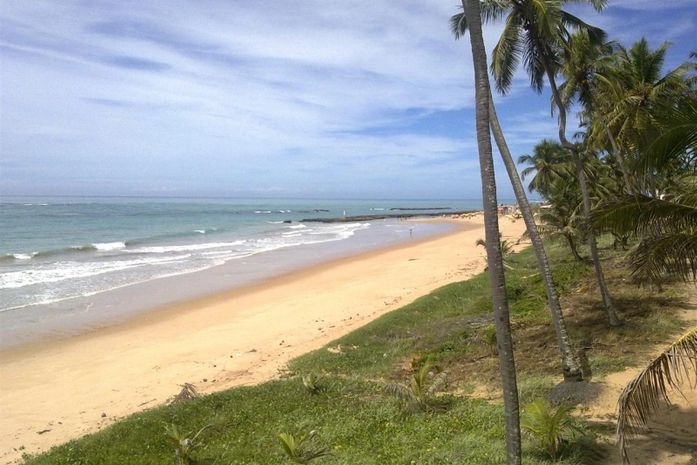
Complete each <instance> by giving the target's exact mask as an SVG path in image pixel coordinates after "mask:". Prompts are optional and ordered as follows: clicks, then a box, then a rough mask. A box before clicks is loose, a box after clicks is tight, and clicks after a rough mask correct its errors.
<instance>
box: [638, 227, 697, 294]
mask: <svg viewBox="0 0 697 465" xmlns="http://www.w3.org/2000/svg"><path fill="white" fill-rule="evenodd" d="M629 261H630V267H631V269H632V274H633V275H634V276H635V277H637V278H638V279H639V280H640V281H649V282H658V281H660V279H661V277H662V276H666V275H668V276H671V275H672V276H678V277H680V278H681V279H683V280H684V281H689V280H697V230H692V231H690V232H684V233H676V234H667V235H661V236H649V237H644V238H643V239H642V240H641V242H639V245H637V247H636V249H634V250H633V251H632V253H631V254H630V255H629Z"/></svg>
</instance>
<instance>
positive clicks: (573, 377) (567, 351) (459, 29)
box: [451, 12, 583, 381]
mask: <svg viewBox="0 0 697 465" xmlns="http://www.w3.org/2000/svg"><path fill="white" fill-rule="evenodd" d="M466 18H467V16H466V14H464V12H463V13H462V14H460V15H455V16H453V18H451V30H452V32H453V34H454V35H455V38H456V39H459V38H460V37H461V35H462V34H464V31H465V30H466V28H467V24H466ZM489 123H490V128H491V131H492V133H493V134H494V138H495V140H496V145H497V147H498V149H499V153H500V154H501V158H502V159H503V162H504V165H505V167H506V171H507V173H508V177H509V179H510V181H511V185H512V186H513V192H514V194H515V197H516V200H517V202H518V206H519V208H520V211H521V214H522V216H523V220H524V221H525V226H526V228H527V231H528V236H529V237H530V242H531V244H532V247H533V250H534V251H535V256H536V257H537V263H538V268H539V270H540V275H541V276H542V280H543V282H544V286H545V292H546V294H547V302H548V305H549V310H550V314H551V316H552V325H553V327H554V330H555V333H556V336H557V343H558V345H559V350H560V352H561V356H562V374H563V376H564V379H565V380H567V381H581V380H582V379H583V374H582V371H581V365H580V362H579V360H578V358H577V356H576V352H575V351H574V350H573V345H572V343H571V339H570V337H569V334H568V331H567V329H566V323H565V321H564V314H563V312H562V310H561V305H560V304H559V296H558V294H557V292H556V289H555V287H554V280H553V279H552V271H551V268H550V266H549V260H548V259H547V253H546V252H545V249H544V245H543V243H542V239H541V237H540V234H539V233H538V231H537V225H536V224H535V218H534V215H533V212H532V209H531V208H530V202H529V201H528V198H527V195H526V194H525V189H524V188H523V184H522V181H521V179H520V177H519V175H518V170H517V169H516V165H515V162H514V161H513V156H512V155H511V151H510V150H509V148H508V144H507V143H506V139H505V137H504V135H503V130H502V129H501V125H500V123H499V119H498V115H497V114H496V107H495V105H494V99H493V97H492V95H491V88H489Z"/></svg>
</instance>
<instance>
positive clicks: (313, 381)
mask: <svg viewBox="0 0 697 465" xmlns="http://www.w3.org/2000/svg"><path fill="white" fill-rule="evenodd" d="M302 380H303V386H304V387H305V389H306V390H307V392H309V393H310V394H319V393H320V391H321V390H322V384H321V382H322V376H320V375H318V374H317V373H314V372H310V373H308V374H306V375H303V376H302Z"/></svg>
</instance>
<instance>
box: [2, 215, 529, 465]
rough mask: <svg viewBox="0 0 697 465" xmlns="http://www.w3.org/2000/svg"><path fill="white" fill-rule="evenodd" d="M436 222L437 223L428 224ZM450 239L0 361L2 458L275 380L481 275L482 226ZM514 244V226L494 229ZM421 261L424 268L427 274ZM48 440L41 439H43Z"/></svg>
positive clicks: (372, 254)
mask: <svg viewBox="0 0 697 465" xmlns="http://www.w3.org/2000/svg"><path fill="white" fill-rule="evenodd" d="M431 221H436V220H431ZM452 221H454V222H456V223H457V224H458V225H459V227H458V228H457V229H456V230H455V231H452V232H446V233H443V234H440V235H436V236H432V237H428V238H424V239H423V240H418V241H414V242H409V243H406V244H397V245H393V246H389V247H386V248H382V249H378V250H373V251H369V252H365V253H361V254H358V255H354V256H350V257H344V258H339V259H337V260H332V261H330V262H326V263H322V264H319V265H314V266H311V267H309V268H306V269H302V270H298V271H293V272H291V273H287V274H285V275H282V276H277V277H275V278H271V279H269V280H266V281H264V282H262V283H259V284H256V285H253V286H249V287H245V288H242V289H235V290H232V291H227V292H223V293H217V294H215V295H212V296H207V297H204V298H200V299H196V300H194V301H187V302H180V303H177V304H173V305H167V306H164V307H163V308H159V309H157V310H154V311H149V312H147V313H144V314H141V315H138V316H136V317H134V318H133V319H131V320H130V321H128V322H125V323H122V324H117V325H114V326H110V327H107V328H101V329H95V330H94V331H91V332H89V333H85V334H83V335H80V336H75V337H72V338H69V339H63V340H57V341H44V342H42V343H37V344H32V345H31V346H26V347H22V348H18V349H9V350H8V351H3V352H2V353H0V367H1V368H2V373H3V375H2V385H3V387H2V392H1V393H0V397H1V402H0V404H1V405H3V411H4V420H3V422H2V427H1V429H0V431H2V433H3V434H2V437H3V439H2V440H1V441H2V443H3V444H2V446H3V447H2V449H3V450H6V451H7V452H6V453H3V455H2V456H0V458H2V459H3V460H4V461H8V460H13V459H14V458H17V457H18V456H19V454H20V452H18V451H16V450H15V451H13V448H19V447H20V446H24V447H25V451H27V452H30V453H34V452H38V451H41V450H45V449H46V448H48V447H50V446H52V445H57V444H60V443H62V442H65V441H67V440H69V439H72V438H75V437H78V436H81V435H83V434H86V433H89V432H93V431H96V430H98V429H101V428H103V427H105V426H107V425H108V424H110V423H112V422H113V421H115V420H116V419H118V418H119V417H122V416H125V415H128V414H130V413H134V412H136V411H139V410H142V409H144V408H150V407H153V406H156V405H159V404H160V403H162V402H165V401H166V400H167V399H168V398H169V397H171V396H173V395H174V394H176V393H177V391H178V389H179V385H181V384H183V383H185V382H190V383H193V384H195V385H196V387H197V389H199V390H200V392H202V393H208V392H213V391H218V390H223V389H227V388H229V387H233V386H238V385H249V384H257V383H259V382H263V381H265V380H268V379H272V378H273V377H275V376H276V375H277V373H278V370H280V369H282V367H284V366H285V364H286V363H287V361H288V360H290V359H291V358H294V357H296V356H298V355H300V354H303V353H306V352H309V351H311V350H314V349H317V348H319V347H322V346H324V345H326V344H327V343H329V342H330V341H332V340H334V339H336V338H337V337H339V336H341V335H343V334H346V333H348V332H350V331H352V330H354V329H356V328H358V327H360V326H362V325H364V324H366V323H368V322H369V321H372V320H373V319H375V318H377V317H379V316H381V315H382V314H384V313H387V312H389V311H391V310H394V309H396V308H399V307H402V306H403V305H405V304H407V303H409V302H411V301H413V300H414V299H416V298H418V297H420V296H422V295H425V294H427V293H428V292H430V291H432V290H433V289H435V288H437V287H440V286H442V285H444V284H447V283H449V282H453V281H459V280H463V279H466V278H468V277H470V276H472V275H473V274H475V273H477V272H480V271H482V270H483V268H484V259H483V258H482V257H483V255H484V251H483V249H482V248H481V247H476V246H475V245H474V242H475V241H476V240H477V239H478V238H480V237H481V236H482V234H483V228H482V221H481V215H477V216H474V218H472V219H468V220H452ZM502 226H504V227H502V232H503V234H504V237H509V238H511V237H512V238H515V239H517V238H518V237H519V236H520V234H521V233H522V231H523V230H524V225H523V223H522V221H518V222H513V221H511V220H509V219H503V220H502ZM425 262H426V263H425ZM44 430H49V431H46V432H45V433H43V434H37V433H38V432H39V431H44Z"/></svg>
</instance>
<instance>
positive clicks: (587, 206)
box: [545, 64, 622, 326]
mask: <svg viewBox="0 0 697 465" xmlns="http://www.w3.org/2000/svg"><path fill="white" fill-rule="evenodd" d="M545 72H546V73H547V80H548V81H549V87H550V89H551V91H552V98H553V99H554V103H555V105H556V107H557V110H558V111H559V141H560V142H561V145H563V146H564V147H565V148H566V149H567V150H568V151H569V152H570V153H571V156H572V157H573V159H574V164H575V166H576V176H578V183H579V185H580V186H581V198H582V199H583V216H584V218H583V219H584V223H585V225H586V227H587V228H588V231H587V233H588V245H589V247H590V249H591V259H592V260H593V266H594V267H595V276H596V278H597V279H598V287H599V288H600V295H601V296H602V298H603V306H604V307H605V312H606V313H607V318H608V323H609V325H610V326H620V325H621V324H622V322H621V320H620V319H619V317H618V316H617V311H616V310H615V306H614V305H613V303H612V299H611V298H610V291H609V290H608V288H607V283H606V282H605V274H604V273H603V267H602V266H601V264H600V256H599V255H598V243H597V241H596V239H595V233H594V232H593V228H592V227H591V224H590V216H591V200H590V194H589V192H588V180H587V179H586V173H585V171H584V169H583V161H582V160H581V155H580V154H579V153H578V151H577V150H576V147H575V146H574V144H572V143H571V142H569V140H568V139H567V138H566V107H565V106H564V103H563V102H562V99H561V96H560V95H559V89H558V88H557V83H556V81H555V79H554V73H553V72H552V71H551V70H550V68H549V66H548V65H546V64H545Z"/></svg>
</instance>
